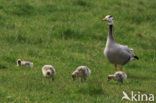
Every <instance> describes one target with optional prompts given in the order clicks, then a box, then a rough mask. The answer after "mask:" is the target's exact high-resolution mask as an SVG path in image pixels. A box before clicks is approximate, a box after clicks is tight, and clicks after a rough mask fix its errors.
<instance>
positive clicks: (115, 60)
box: [102, 15, 139, 71]
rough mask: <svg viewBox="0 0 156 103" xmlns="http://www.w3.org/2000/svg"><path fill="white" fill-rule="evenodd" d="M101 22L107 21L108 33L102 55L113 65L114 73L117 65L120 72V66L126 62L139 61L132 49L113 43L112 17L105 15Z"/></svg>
mask: <svg viewBox="0 0 156 103" xmlns="http://www.w3.org/2000/svg"><path fill="white" fill-rule="evenodd" d="M102 20H103V21H108V25H109V33H108V37H107V42H106V46H105V49H104V55H105V56H106V58H107V59H108V61H109V62H110V63H112V64H114V67H115V71H117V64H118V65H120V71H122V66H123V65H125V64H127V63H128V62H130V61H132V60H135V59H137V60H138V59H139V58H138V57H137V56H135V55H134V54H133V52H132V51H133V49H130V48H128V46H124V45H120V44H118V43H116V42H115V41H114V37H113V23H114V22H113V17H112V16H110V15H107V16H106V17H105V18H104V19H102Z"/></svg>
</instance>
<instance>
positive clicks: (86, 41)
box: [0, 0, 156, 103]
mask: <svg viewBox="0 0 156 103" xmlns="http://www.w3.org/2000/svg"><path fill="white" fill-rule="evenodd" d="M155 5H156V0H150V1H147V0H141V1H139V0H121V1H119V0H103V1H102V0H26V1H21V0H10V1H9V0H1V1H0V102H1V103H9V102H11V103H119V102H121V97H122V96H123V94H122V91H123V90H124V91H126V92H127V93H130V92H131V91H136V92H137V91H140V92H141V93H146V94H151V93H152V94H155V95H156V91H155V90H156V74H155V72H156V69H155V67H156V64H155V62H156V35H155V34H156V6H155ZM108 14H110V15H112V16H113V17H114V19H115V30H114V36H115V39H116V41H117V42H119V43H121V44H125V45H128V46H129V47H132V48H134V50H135V54H136V55H137V56H139V58H140V60H139V61H136V62H131V63H129V64H127V65H125V66H124V71H125V72H126V73H127V75H128V79H127V81H125V82H124V83H123V84H121V83H118V82H115V81H111V82H107V76H108V75H109V74H113V73H114V67H113V65H112V64H110V63H109V62H108V61H107V60H106V58H105V57H104V54H103V50H104V47H105V43H106V37H107V32H108V24H107V23H106V22H102V21H101V19H102V18H103V17H105V16H106V15H108ZM18 58H21V59H23V60H30V61H33V62H34V68H33V69H29V68H25V67H17V66H16V60H17V59H18ZM44 64H52V65H53V66H54V67H55V69H56V72H57V74H56V80H55V81H54V82H52V81H51V80H48V79H46V78H44V77H43V75H42V72H41V68H42V66H43V65H44ZM79 65H87V66H88V67H89V68H90V69H91V70H92V74H91V77H90V78H88V80H87V81H86V82H85V83H81V82H80V81H78V80H77V81H76V82H73V81H72V78H71V73H72V72H73V71H74V70H75V68H76V67H77V66H79ZM122 102H123V103H124V102H128V101H126V100H124V101H122Z"/></svg>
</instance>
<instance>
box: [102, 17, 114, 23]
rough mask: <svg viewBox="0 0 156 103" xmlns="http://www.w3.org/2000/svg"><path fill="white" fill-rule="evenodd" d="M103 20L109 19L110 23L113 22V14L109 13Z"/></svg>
mask: <svg viewBox="0 0 156 103" xmlns="http://www.w3.org/2000/svg"><path fill="white" fill-rule="evenodd" d="M102 21H108V24H109V25H112V24H113V17H112V16H111V15H107V16H106V17H105V18H103V19H102Z"/></svg>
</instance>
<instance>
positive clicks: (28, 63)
mask: <svg viewBox="0 0 156 103" xmlns="http://www.w3.org/2000/svg"><path fill="white" fill-rule="evenodd" d="M33 65H34V64H33V63H32V62H30V61H21V59H18V60H17V66H25V67H29V68H33Z"/></svg>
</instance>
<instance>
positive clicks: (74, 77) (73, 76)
mask: <svg viewBox="0 0 156 103" xmlns="http://www.w3.org/2000/svg"><path fill="white" fill-rule="evenodd" d="M76 75H77V72H73V73H72V78H73V81H75V80H76Z"/></svg>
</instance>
